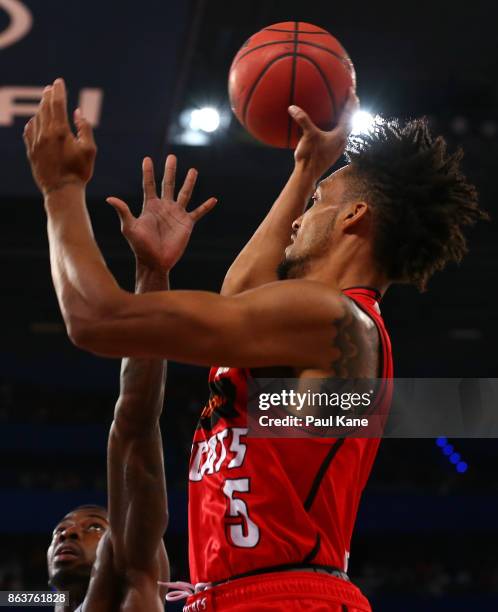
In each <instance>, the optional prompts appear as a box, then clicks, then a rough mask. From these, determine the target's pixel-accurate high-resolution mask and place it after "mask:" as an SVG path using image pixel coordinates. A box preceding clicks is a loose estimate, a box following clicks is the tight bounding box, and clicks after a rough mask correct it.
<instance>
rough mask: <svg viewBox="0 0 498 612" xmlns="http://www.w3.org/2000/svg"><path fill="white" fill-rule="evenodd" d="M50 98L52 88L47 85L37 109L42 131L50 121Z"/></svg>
mask: <svg viewBox="0 0 498 612" xmlns="http://www.w3.org/2000/svg"><path fill="white" fill-rule="evenodd" d="M51 97H52V88H51V87H50V85H47V87H45V89H44V90H43V95H42V99H41V102H40V107H39V109H38V113H39V117H40V127H41V129H42V130H46V129H48V127H49V126H50V123H51V121H52V109H51V102H50V100H51Z"/></svg>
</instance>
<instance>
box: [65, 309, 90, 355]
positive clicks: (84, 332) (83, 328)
mask: <svg viewBox="0 0 498 612" xmlns="http://www.w3.org/2000/svg"><path fill="white" fill-rule="evenodd" d="M66 329H67V335H68V336H69V340H71V342H72V343H73V344H74V345H75V346H77V347H78V348H80V349H83V350H85V351H90V352H94V351H95V350H96V341H97V329H98V320H93V319H86V318H85V319H82V318H80V317H70V318H69V320H68V321H67V323H66Z"/></svg>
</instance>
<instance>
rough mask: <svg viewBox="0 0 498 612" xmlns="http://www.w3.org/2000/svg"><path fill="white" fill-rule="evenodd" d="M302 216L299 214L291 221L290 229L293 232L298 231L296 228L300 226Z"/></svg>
mask: <svg viewBox="0 0 498 612" xmlns="http://www.w3.org/2000/svg"><path fill="white" fill-rule="evenodd" d="M302 218H303V215H301V216H300V217H298V218H297V219H295V220H294V221H293V222H292V231H293V232H294V233H296V232H297V231H298V229H299V228H300V227H301V219H302Z"/></svg>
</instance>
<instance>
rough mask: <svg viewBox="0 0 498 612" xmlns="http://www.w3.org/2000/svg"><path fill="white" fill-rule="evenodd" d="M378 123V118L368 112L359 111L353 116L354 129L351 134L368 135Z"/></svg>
mask: <svg viewBox="0 0 498 612" xmlns="http://www.w3.org/2000/svg"><path fill="white" fill-rule="evenodd" d="M376 122H377V117H376V116H374V115H372V114H371V113H369V112H367V111H362V110H360V111H357V112H356V113H355V114H354V115H353V129H352V130H351V134H353V136H356V135H358V134H368V132H370V130H371V129H372V128H373V127H374V125H375V123H376Z"/></svg>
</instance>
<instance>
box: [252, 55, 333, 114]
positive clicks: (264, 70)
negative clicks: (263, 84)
mask: <svg viewBox="0 0 498 612" xmlns="http://www.w3.org/2000/svg"><path fill="white" fill-rule="evenodd" d="M292 56H295V57H303V58H304V59H307V60H308V61H309V62H311V63H312V64H313V65H314V66H315V68H316V69H317V70H318V72H319V73H320V76H321V77H322V79H323V82H324V83H325V86H326V87H327V91H328V94H329V96H330V100H331V102H332V106H333V110H334V116H335V113H336V102H335V97H334V93H333V91H332V90H331V88H330V86H329V83H328V81H327V79H326V78H325V75H324V74H323V72H322V69H321V68H320V66H319V65H318V64H317V63H316V62H315V61H314V60H312V59H311V58H309V57H308V56H307V55H304V54H303V53H282V55H278V56H277V57H274V58H273V59H272V60H271V62H268V64H267V65H266V66H265V67H264V68H263V70H262V71H261V72H260V73H259V75H258V77H257V78H256V79H255V81H254V83H253V84H252V85H251V89H250V91H249V93H248V94H247V97H246V100H245V102H244V110H243V112H242V124H243V125H244V126H246V115H247V109H248V106H249V102H250V101H251V98H252V95H253V93H254V90H255V89H256V87H257V85H258V83H259V82H260V81H261V79H262V78H263V76H264V75H265V74H266V73H267V72H268V70H269V69H270V68H271V67H272V66H273V64H275V63H276V62H278V61H279V60H281V59H283V58H284V57H292Z"/></svg>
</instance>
